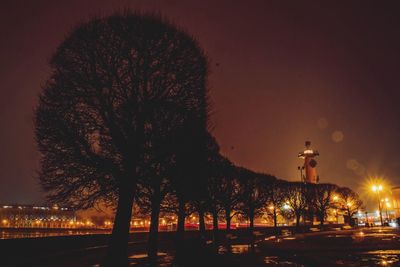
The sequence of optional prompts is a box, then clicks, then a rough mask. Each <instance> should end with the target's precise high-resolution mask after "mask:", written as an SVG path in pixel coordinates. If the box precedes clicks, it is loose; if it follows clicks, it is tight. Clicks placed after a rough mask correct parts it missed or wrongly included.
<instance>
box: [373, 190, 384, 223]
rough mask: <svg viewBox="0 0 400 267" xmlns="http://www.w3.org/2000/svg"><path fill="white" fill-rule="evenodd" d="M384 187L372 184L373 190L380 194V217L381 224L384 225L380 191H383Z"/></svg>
mask: <svg viewBox="0 0 400 267" xmlns="http://www.w3.org/2000/svg"><path fill="white" fill-rule="evenodd" d="M382 189H383V187H382V185H373V186H372V191H373V192H375V193H377V194H378V204H379V217H380V219H381V226H383V219H382V207H381V197H380V192H381V191H382Z"/></svg>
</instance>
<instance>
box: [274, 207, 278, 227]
mask: <svg viewBox="0 0 400 267" xmlns="http://www.w3.org/2000/svg"><path fill="white" fill-rule="evenodd" d="M277 227H278V216H277V214H276V208H275V207H274V229H275V231H276V228H277Z"/></svg>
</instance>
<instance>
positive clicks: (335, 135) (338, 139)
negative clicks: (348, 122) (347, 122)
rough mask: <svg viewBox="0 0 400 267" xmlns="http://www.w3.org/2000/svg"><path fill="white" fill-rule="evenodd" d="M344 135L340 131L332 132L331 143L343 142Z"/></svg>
mask: <svg viewBox="0 0 400 267" xmlns="http://www.w3.org/2000/svg"><path fill="white" fill-rule="evenodd" d="M343 138H344V134H343V133H342V132H341V131H334V132H333V133H332V140H333V142H336V143H340V142H342V141H343Z"/></svg>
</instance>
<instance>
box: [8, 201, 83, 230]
mask: <svg viewBox="0 0 400 267" xmlns="http://www.w3.org/2000/svg"><path fill="white" fill-rule="evenodd" d="M76 226H77V221H76V215H75V211H74V210H72V209H69V208H64V207H58V206H53V207H46V206H33V205H2V206H0V227H5V228H76Z"/></svg>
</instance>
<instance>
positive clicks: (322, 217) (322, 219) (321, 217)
mask: <svg viewBox="0 0 400 267" xmlns="http://www.w3.org/2000/svg"><path fill="white" fill-rule="evenodd" d="M324 222H325V216H324V212H321V214H320V215H319V225H320V226H321V227H322V226H324Z"/></svg>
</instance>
